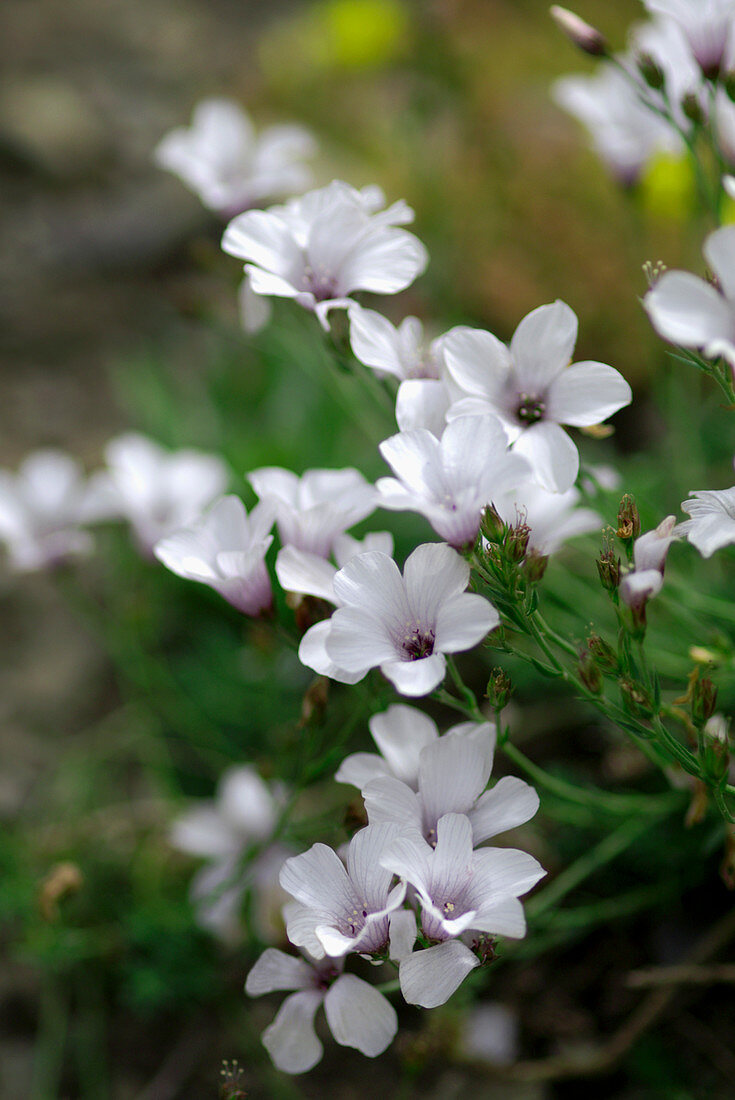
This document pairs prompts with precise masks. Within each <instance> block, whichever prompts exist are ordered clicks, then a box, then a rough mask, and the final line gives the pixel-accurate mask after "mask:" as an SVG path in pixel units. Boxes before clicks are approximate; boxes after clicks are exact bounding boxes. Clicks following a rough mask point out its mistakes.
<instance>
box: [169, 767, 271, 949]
mask: <svg viewBox="0 0 735 1100" xmlns="http://www.w3.org/2000/svg"><path fill="white" fill-rule="evenodd" d="M282 801H283V793H282V792H281V791H279V790H277V789H276V790H275V791H274V792H271V790H270V789H269V787H268V786H266V784H265V783H264V782H263V780H262V779H261V778H260V776H259V775H258V774H257V773H256V772H255V771H253V769H252V768H250V767H247V766H241V767H235V768H230V769H229V770H228V771H226V772H225V773H224V775H223V776H222V778H221V779H220V782H219V785H218V788H217V795H216V797H215V798H214V799H213V800H209V801H202V802H201V803H200V805H198V806H197V807H196V808H194V809H191V810H189V811H188V812H187V813H185V814H182V816H181V817H180V818H178V819H177V820H176V821H175V822H174V823H173V825H172V827H171V835H170V840H171V844H172V845H173V846H174V847H175V848H178V849H179V850H180V851H182V852H188V853H189V854H190V855H194V856H201V857H203V858H204V859H206V860H208V861H209V865H208V866H205V867H203V868H202V869H201V870H200V871H199V872H197V874H196V875H195V876H194V879H193V880H192V883H191V891H190V893H191V898H192V901H193V902H194V904H195V907H196V912H197V919H198V920H199V923H200V924H201V925H202V926H203V927H205V928H207V929H208V930H209V931H211V932H213V933H214V934H215V935H217V936H218V937H219V938H220V939H223V940H226V941H228V942H236V940H237V939H238V938H239V936H240V935H241V933H242V922H241V919H240V908H241V904H242V897H243V894H244V892H245V890H246V889H247V888H248V886H251V885H252V886H254V889H255V894H256V899H255V901H256V913H257V914H258V917H259V923H260V925H261V933H263V932H267V931H272V925H273V921H272V918H271V917H270V914H269V912H268V910H269V909H272V907H273V893H274V889H275V888H276V887H277V884H278V871H279V870H280V867H281V864H282V863H283V860H284V859H285V858H286V857H287V856H288V855H290V852H289V851H288V850H287V849H285V848H283V847H281V846H280V845H268V846H267V847H265V848H264V850H263V851H262V852H261V853H260V854H259V855H258V856H257V857H256V858H255V859H254V860H253V861H252V862H251V864H250V865H249V867H248V868H247V870H242V869H241V868H240V866H239V863H240V860H241V858H242V856H243V854H244V853H245V851H246V849H247V848H248V847H249V846H250V845H251V844H254V843H259V842H260V843H263V842H266V841H267V840H268V838H269V837H270V836H271V834H272V833H273V830H274V828H275V825H276V820H277V816H278V812H279V808H280V804H281V802H282ZM282 901H283V895H282V893H280V896H279V898H278V903H279V904H282Z"/></svg>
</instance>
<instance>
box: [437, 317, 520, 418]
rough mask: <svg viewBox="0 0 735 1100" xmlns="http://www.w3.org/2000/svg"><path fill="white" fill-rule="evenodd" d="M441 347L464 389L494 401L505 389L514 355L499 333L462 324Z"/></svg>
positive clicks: (450, 372) (452, 373) (451, 370)
mask: <svg viewBox="0 0 735 1100" xmlns="http://www.w3.org/2000/svg"><path fill="white" fill-rule="evenodd" d="M442 351H443V353H444V361H445V363H446V365H447V370H448V372H449V374H450V376H451V378H452V380H453V381H454V382H455V383H456V384H457V385H458V386H459V387H460V389H461V390H462V391H463V392H464V393H466V394H470V395H472V396H475V397H485V398H489V399H490V400H491V402H492V401H493V400H494V398H495V397H496V395H498V394H499V393H500V392H501V391H502V389H503V387H504V386H505V384H506V382H507V380H508V376H509V373H510V366H511V355H510V352H509V351H508V349H507V347H506V346H505V344H503V343H502V342H501V341H500V340H498V338H497V336H493V334H492V333H491V332H485V331H484V330H483V329H477V328H467V327H465V326H463V325H460V326H458V327H457V328H453V329H450V331H449V332H448V333H447V334H446V336H445V337H444V338H443V340H442Z"/></svg>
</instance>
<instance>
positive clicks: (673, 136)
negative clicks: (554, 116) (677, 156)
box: [553, 59, 682, 184]
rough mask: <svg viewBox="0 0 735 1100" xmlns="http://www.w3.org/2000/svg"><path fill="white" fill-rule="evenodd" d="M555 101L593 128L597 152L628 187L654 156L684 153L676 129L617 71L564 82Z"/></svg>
mask: <svg viewBox="0 0 735 1100" xmlns="http://www.w3.org/2000/svg"><path fill="white" fill-rule="evenodd" d="M620 60H622V61H624V59H620ZM624 63H625V62H624ZM646 94H647V95H648V96H649V97H650V92H649V91H648V90H647V91H646ZM553 96H554V99H555V100H556V102H557V103H558V104H559V106H560V107H562V108H563V109H564V110H565V111H568V112H569V114H571V115H574V117H575V118H576V119H578V120H579V121H580V122H581V123H582V124H583V125H584V126H585V127H586V128H587V130H588V131H589V134H590V137H591V139H592V144H593V146H594V149H595V152H596V153H597V155H598V156H599V157H600V158H601V160H603V161H604V162H605V164H606V165H607V167H608V168H609V169H610V171H611V172H612V173H613V174H614V175H615V176H616V177H617V178H618V179H619V180H620V181H621V182H622V183H625V184H631V183H634V182H635V181H636V179H637V178H638V176H639V175H640V173H641V170H642V169H643V167H644V165H645V164H646V163H647V162H648V161H649V160H650V159H651V157H652V156H653V155H654V153H656V152H668V153H678V152H680V151H681V150H682V142H681V139H680V138H679V136H678V135H677V133H676V131H675V130H674V129H673V127H672V126H670V125H669V124H668V123H667V122H666V121H665V120H664V119H663V118H661V117H660V116H659V115H657V114H656V113H655V112H654V111H652V110H651V109H650V108H649V107H646V106H645V104H644V103H642V102H641V99H640V97H639V94H638V92H637V91H636V88H635V83H634V82H633V81H632V80H631V79H629V78H628V77H626V76H625V75H624V74H623V73H622V72H620V71H619V69H617V68H614V67H613V66H612V65H607V64H603V65H600V67H599V68H598V69H597V71H596V72H595V73H593V74H592V75H591V76H565V77H562V78H561V79H560V80H557V81H556V83H555V84H554V86H553Z"/></svg>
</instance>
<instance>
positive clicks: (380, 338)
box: [348, 304, 441, 381]
mask: <svg viewBox="0 0 735 1100" xmlns="http://www.w3.org/2000/svg"><path fill="white" fill-rule="evenodd" d="M348 313H349V319H350V344H351V345H352V351H353V352H354V354H355V358H356V359H359V360H360V362H361V363H364V364H365V366H367V367H372V368H373V370H376V371H378V372H380V373H381V374H392V375H393V376H394V377H395V378H398V379H400V380H401V381H404V380H405V379H407V378H439V376H440V371H441V337H437V339H436V340H432V341H431V342H430V343H426V342H425V339H424V326H423V325H422V324H421V321H419V319H418V317H406V318H404V320H403V321H401V323H400V325H398V327H396V326H395V325H392V324H391V322H390V321H389V320H388V319H387V317H383V315H382V313H377V312H376V311H375V310H374V309H364V308H363V306H359V305H357V304H354V305H351V306H350V308H349V310H348Z"/></svg>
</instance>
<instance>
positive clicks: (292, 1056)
mask: <svg viewBox="0 0 735 1100" xmlns="http://www.w3.org/2000/svg"><path fill="white" fill-rule="evenodd" d="M321 1003H322V994H321V993H319V992H318V991H317V990H305V991H304V992H303V993H294V994H293V995H292V996H291V997H287V998H286V1000H285V1001H284V1002H283V1004H282V1005H281V1008H280V1010H279V1012H278V1015H277V1016H276V1018H275V1020H274V1021H273V1023H272V1024H271V1025H270V1027H267V1028H266V1029H265V1031H264V1032H263V1037H262V1042H263V1046H264V1047H265V1049H266V1050H267V1051H268V1053H269V1054H270V1056H271V1058H272V1059H273V1064H274V1065H275V1066H276V1067H277V1068H278V1069H280V1070H283V1072H284V1073H306V1072H307V1071H308V1070H310V1069H312V1068H313V1067H314V1066H315V1065H316V1064H317V1062H318V1061H319V1059H320V1058H321V1056H322V1054H323V1053H324V1048H323V1047H322V1044H321V1043H320V1042H319V1040H318V1039H317V1036H316V1032H315V1031H314V1016H315V1014H316V1010H317V1009H318V1008H319V1005H320V1004H321Z"/></svg>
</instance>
